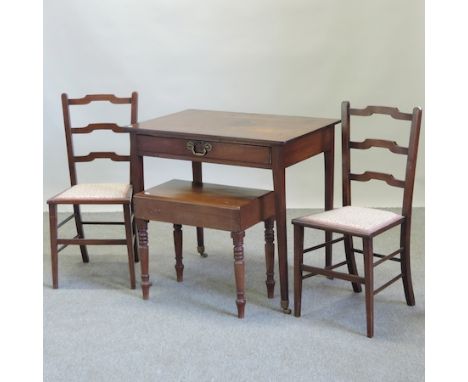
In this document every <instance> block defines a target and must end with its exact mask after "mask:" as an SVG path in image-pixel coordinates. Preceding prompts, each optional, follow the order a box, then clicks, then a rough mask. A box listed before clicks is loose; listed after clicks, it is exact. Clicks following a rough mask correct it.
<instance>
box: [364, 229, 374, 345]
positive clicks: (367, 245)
mask: <svg viewBox="0 0 468 382" xmlns="http://www.w3.org/2000/svg"><path fill="white" fill-rule="evenodd" d="M363 248H364V251H363V252H364V279H365V289H366V318H367V337H369V338H372V337H373V336H374V250H373V248H372V238H363Z"/></svg>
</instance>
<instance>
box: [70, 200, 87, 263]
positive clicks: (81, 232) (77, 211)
mask: <svg viewBox="0 0 468 382" xmlns="http://www.w3.org/2000/svg"><path fill="white" fill-rule="evenodd" d="M73 212H74V214H75V225H76V232H77V233H78V237H79V238H80V239H84V230H83V223H82V220H81V211H80V206H79V205H78V204H74V205H73ZM80 251H81V258H82V259H83V263H89V256H88V248H86V245H80Z"/></svg>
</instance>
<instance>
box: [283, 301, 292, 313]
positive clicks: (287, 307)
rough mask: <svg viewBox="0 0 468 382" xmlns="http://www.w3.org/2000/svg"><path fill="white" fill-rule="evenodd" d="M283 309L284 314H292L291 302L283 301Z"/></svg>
mask: <svg viewBox="0 0 468 382" xmlns="http://www.w3.org/2000/svg"><path fill="white" fill-rule="evenodd" d="M281 309H282V310H283V313H284V314H291V309H290V308H289V301H281Z"/></svg>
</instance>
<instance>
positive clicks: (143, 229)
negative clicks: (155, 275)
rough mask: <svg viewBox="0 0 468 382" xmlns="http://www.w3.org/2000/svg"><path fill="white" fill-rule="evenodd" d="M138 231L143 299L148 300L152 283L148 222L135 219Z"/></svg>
mask: <svg viewBox="0 0 468 382" xmlns="http://www.w3.org/2000/svg"><path fill="white" fill-rule="evenodd" d="M135 223H136V226H137V230H138V253H139V254H140V267H141V290H142V292H143V299H144V300H148V298H149V289H150V286H151V282H150V281H149V269H148V268H149V259H148V221H146V220H142V219H135Z"/></svg>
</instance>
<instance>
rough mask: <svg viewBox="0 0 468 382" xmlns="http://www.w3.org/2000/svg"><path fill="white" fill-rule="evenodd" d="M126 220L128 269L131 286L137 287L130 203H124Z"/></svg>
mask: <svg viewBox="0 0 468 382" xmlns="http://www.w3.org/2000/svg"><path fill="white" fill-rule="evenodd" d="M123 210H124V222H125V236H126V239H127V253H128V270H129V272H130V288H132V289H135V288H136V283H135V253H134V246H133V227H132V213H131V210H130V205H129V204H124V206H123Z"/></svg>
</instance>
